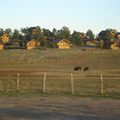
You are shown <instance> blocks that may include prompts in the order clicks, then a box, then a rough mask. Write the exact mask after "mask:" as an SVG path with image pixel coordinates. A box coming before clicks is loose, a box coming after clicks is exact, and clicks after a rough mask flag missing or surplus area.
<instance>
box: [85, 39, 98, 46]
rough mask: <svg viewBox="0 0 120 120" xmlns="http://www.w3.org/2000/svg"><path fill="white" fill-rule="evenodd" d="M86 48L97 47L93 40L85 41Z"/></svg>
mask: <svg viewBox="0 0 120 120" xmlns="http://www.w3.org/2000/svg"><path fill="white" fill-rule="evenodd" d="M86 46H88V47H98V45H97V44H96V41H95V40H93V41H92V40H91V41H87V42H86Z"/></svg>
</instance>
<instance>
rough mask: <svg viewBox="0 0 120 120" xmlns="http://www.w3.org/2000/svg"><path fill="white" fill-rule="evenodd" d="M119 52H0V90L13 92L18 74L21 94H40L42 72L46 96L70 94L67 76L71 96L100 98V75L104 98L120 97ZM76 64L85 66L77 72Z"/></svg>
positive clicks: (88, 50) (15, 89)
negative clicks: (102, 82)
mask: <svg viewBox="0 0 120 120" xmlns="http://www.w3.org/2000/svg"><path fill="white" fill-rule="evenodd" d="M119 61H120V50H118V51H112V50H102V49H86V50H85V51H83V50H82V49H80V48H79V49H78V48H75V49H69V50H59V49H47V50H4V51H0V91H1V92H9V91H17V74H18V73H19V74H20V83H19V84H20V86H19V87H20V88H19V89H20V91H21V92H28V91H30V92H31V91H33V92H43V79H44V73H46V74H47V78H46V93H62V94H64V93H65V94H66V93H67V94H71V81H70V80H71V76H70V74H71V73H73V78H74V94H76V95H95V96H96V95H97V96H98V95H101V94H100V89H101V81H100V74H103V79H104V93H103V95H104V96H120V76H119V74H120V62H119ZM76 65H79V66H82V67H86V66H87V67H89V68H90V70H89V71H86V72H85V71H77V72H75V71H74V70H73V69H74V67H75V66H76Z"/></svg>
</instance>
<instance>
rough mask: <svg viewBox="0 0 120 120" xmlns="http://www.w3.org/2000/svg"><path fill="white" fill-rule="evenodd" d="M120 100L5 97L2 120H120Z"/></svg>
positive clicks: (0, 109) (0, 108)
mask: <svg viewBox="0 0 120 120" xmlns="http://www.w3.org/2000/svg"><path fill="white" fill-rule="evenodd" d="M119 119H120V100H117V99H108V98H87V97H64V96H54V95H53V96H40V97H1V98H0V120H119Z"/></svg>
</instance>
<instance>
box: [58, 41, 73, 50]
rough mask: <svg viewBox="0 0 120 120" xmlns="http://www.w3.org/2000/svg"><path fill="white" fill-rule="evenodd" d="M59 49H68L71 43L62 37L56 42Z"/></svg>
mask: <svg viewBox="0 0 120 120" xmlns="http://www.w3.org/2000/svg"><path fill="white" fill-rule="evenodd" d="M57 46H58V48H59V49H69V48H70V46H71V44H70V42H69V41H68V40H66V39H62V40H60V41H59V42H58V43H57Z"/></svg>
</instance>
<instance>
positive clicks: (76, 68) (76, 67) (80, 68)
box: [74, 66, 82, 71]
mask: <svg viewBox="0 0 120 120" xmlns="http://www.w3.org/2000/svg"><path fill="white" fill-rule="evenodd" d="M78 70H82V67H80V66H75V67H74V71H78Z"/></svg>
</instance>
